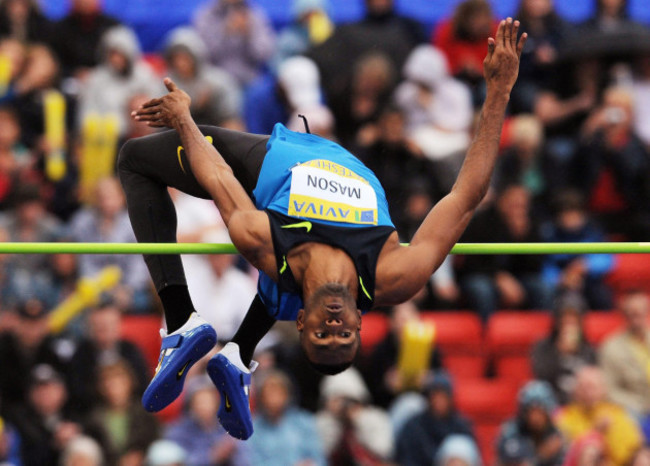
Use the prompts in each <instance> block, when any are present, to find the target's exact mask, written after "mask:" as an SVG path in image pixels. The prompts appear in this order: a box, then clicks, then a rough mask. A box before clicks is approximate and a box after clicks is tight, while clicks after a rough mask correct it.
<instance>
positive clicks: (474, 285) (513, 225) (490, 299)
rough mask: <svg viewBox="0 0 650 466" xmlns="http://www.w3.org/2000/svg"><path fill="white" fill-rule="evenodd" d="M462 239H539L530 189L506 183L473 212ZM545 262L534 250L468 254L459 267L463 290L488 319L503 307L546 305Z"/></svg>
mask: <svg viewBox="0 0 650 466" xmlns="http://www.w3.org/2000/svg"><path fill="white" fill-rule="evenodd" d="M461 241H462V242H468V243H487V242H539V241H540V237H539V233H538V226H537V225H536V223H535V220H534V218H533V216H532V214H531V206H530V192H529V191H528V190H527V189H526V188H525V187H523V186H521V185H510V186H507V187H505V188H504V189H503V190H502V191H501V192H500V193H499V194H498V195H497V199H496V201H495V203H494V205H493V206H490V207H489V208H487V209H486V210H484V211H482V212H479V213H478V214H477V215H476V216H475V217H474V219H473V220H472V222H471V223H470V225H469V227H468V228H467V230H466V231H465V233H464V234H463V236H462V239H461ZM542 261H543V258H542V257H541V256H535V255H527V256H521V255H498V256H496V255H492V256H467V257H465V258H463V261H462V265H461V268H460V270H459V275H460V279H459V281H460V285H461V289H462V290H463V292H464V294H465V297H466V300H467V302H468V304H469V305H470V307H471V308H472V309H475V310H477V312H478V313H479V315H480V316H481V318H483V320H486V321H487V319H488V318H489V316H490V315H491V314H492V313H493V312H494V311H495V310H496V309H498V308H499V306H504V307H507V308H511V309H512V308H515V309H517V308H519V309H521V308H528V309H548V308H549V307H550V306H549V301H550V296H551V289H550V288H549V287H548V286H546V284H545V283H544V281H543V280H542V274H541V272H542Z"/></svg>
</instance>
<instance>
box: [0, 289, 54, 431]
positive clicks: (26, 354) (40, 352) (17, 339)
mask: <svg viewBox="0 0 650 466" xmlns="http://www.w3.org/2000/svg"><path fill="white" fill-rule="evenodd" d="M16 314H17V318H16V319H15V324H14V327H13V329H12V331H10V332H4V333H2V334H0V367H3V368H5V369H3V370H1V371H0V398H2V409H3V412H2V413H3V416H6V417H7V418H8V419H9V420H10V421H14V416H13V415H12V413H11V411H12V410H13V409H14V408H18V407H20V406H21V405H24V404H25V403H26V402H27V392H28V388H29V384H30V377H31V373H32V370H33V369H34V367H35V366H37V365H38V364H48V365H49V366H51V367H53V368H55V369H56V370H57V371H58V372H60V373H65V372H66V371H67V367H66V366H67V365H66V362H65V359H64V358H63V357H62V356H61V355H60V353H59V352H58V350H59V349H60V348H59V346H58V345H57V342H58V341H57V340H56V339H55V338H54V337H53V336H52V335H50V334H49V327H48V317H47V315H48V314H47V310H46V309H45V307H44V306H43V303H42V302H40V301H38V300H36V299H31V300H29V301H26V302H24V303H22V304H21V305H20V306H18V308H17V310H16ZM7 368H11V370H8V369H7Z"/></svg>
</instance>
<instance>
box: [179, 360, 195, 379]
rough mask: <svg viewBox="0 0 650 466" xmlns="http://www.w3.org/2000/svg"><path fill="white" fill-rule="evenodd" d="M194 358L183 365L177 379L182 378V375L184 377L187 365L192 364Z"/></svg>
mask: <svg viewBox="0 0 650 466" xmlns="http://www.w3.org/2000/svg"><path fill="white" fill-rule="evenodd" d="M191 362H192V360H191V359H190V360H188V361H187V362H186V363H185V365H184V366H183V367H181V370H180V371H178V372H177V373H176V380H181V377H183V374H184V373H185V369H187V366H189V365H190V363H191Z"/></svg>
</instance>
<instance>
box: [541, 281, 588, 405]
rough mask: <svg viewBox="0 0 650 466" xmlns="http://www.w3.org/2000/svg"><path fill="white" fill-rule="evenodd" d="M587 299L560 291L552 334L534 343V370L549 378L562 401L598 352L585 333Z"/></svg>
mask: <svg viewBox="0 0 650 466" xmlns="http://www.w3.org/2000/svg"><path fill="white" fill-rule="evenodd" d="M585 312H587V303H586V301H585V300H584V298H583V297H582V296H581V295H580V293H578V292H576V291H564V292H560V294H558V296H557V297H556V299H555V304H554V306H553V327H552V329H551V334H550V335H549V336H548V337H546V338H545V339H543V340H542V341H540V342H538V343H536V344H535V346H534V347H533V350H532V354H531V363H532V369H533V374H534V375H535V378H536V379H538V380H543V381H545V382H548V383H549V384H550V386H551V387H552V388H553V391H554V392H555V396H556V397H557V399H558V401H559V402H560V404H562V405H564V404H567V403H568V402H569V401H570V397H571V394H572V393H573V389H574V386H575V376H576V373H577V372H578V371H579V370H580V369H581V368H582V367H584V366H590V365H593V364H595V363H596V352H595V351H594V348H593V347H592V346H591V345H590V344H589V342H587V340H586V338H585V335H584V328H583V317H584V314H585Z"/></svg>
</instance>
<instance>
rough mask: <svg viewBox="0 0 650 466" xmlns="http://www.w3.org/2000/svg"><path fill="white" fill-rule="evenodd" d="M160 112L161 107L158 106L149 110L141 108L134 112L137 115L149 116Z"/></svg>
mask: <svg viewBox="0 0 650 466" xmlns="http://www.w3.org/2000/svg"><path fill="white" fill-rule="evenodd" d="M158 112H160V105H156V106H153V107H147V108H139V109H138V110H136V111H135V112H133V113H134V114H136V115H148V114H150V113H158Z"/></svg>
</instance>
